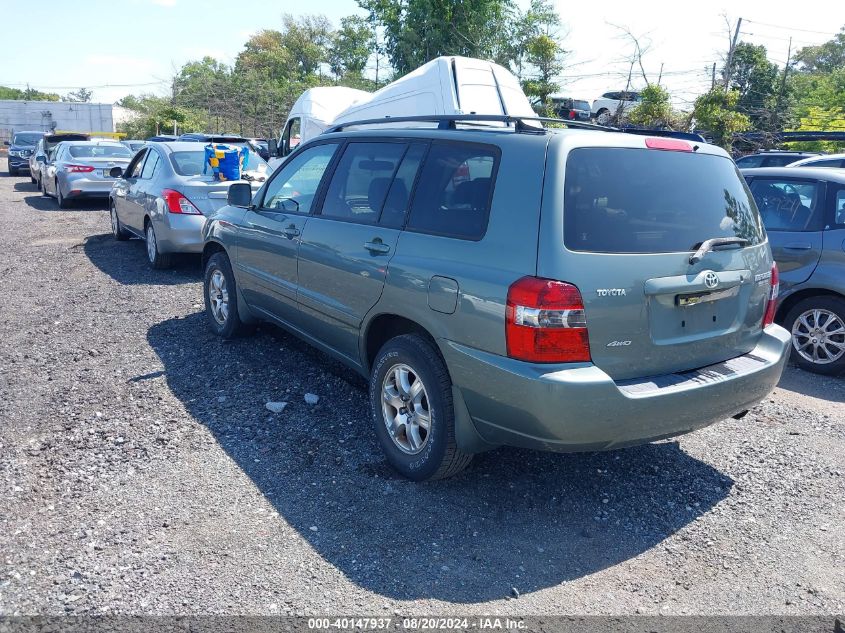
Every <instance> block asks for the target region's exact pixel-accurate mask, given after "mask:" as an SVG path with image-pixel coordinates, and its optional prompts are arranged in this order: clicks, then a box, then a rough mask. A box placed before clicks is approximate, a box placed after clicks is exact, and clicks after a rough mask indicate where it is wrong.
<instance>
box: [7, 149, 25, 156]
mask: <svg viewBox="0 0 845 633" xmlns="http://www.w3.org/2000/svg"><path fill="white" fill-rule="evenodd" d="M22 155H23V152H19V151H17V150H15V149H11V150H9V156H22Z"/></svg>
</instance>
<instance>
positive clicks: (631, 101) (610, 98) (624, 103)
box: [592, 91, 642, 125]
mask: <svg viewBox="0 0 845 633" xmlns="http://www.w3.org/2000/svg"><path fill="white" fill-rule="evenodd" d="M640 101H642V97H640V93H638V92H630V91H629V92H625V91H622V92H605V93H604V94H603V95H602V96H601V97H599V98H598V99H596V100H595V101H593V108H592V115H593V118H594V119H595V120H596V123H598V124H599V125H608V124H609V123H610V121H611V119H612V118H613V116H614V115H615V114H616V113H617V112H618V113H619V114H620V115H623V114H626V113H627V112H630V111H631V110H632V109H633V108H634V106H636V105H637V104H638V103H639V102H640Z"/></svg>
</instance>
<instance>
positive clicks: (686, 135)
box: [326, 114, 707, 143]
mask: <svg viewBox="0 0 845 633" xmlns="http://www.w3.org/2000/svg"><path fill="white" fill-rule="evenodd" d="M488 121H494V122H498V123H505V124H513V126H514V129H515V131H517V132H525V133H534V134H537V133H542V132H545V131H546V128H543V127H535V126H533V125H526V121H538V122H540V123H561V124H564V125H566V126H567V127H571V128H579V129H585V130H595V131H597V132H624V133H626V134H638V135H640V136H663V137H669V138H678V139H684V140H687V141H693V142H696V143H706V142H707V141H706V140H705V139H704V137H703V136H701V134H697V133H695V132H676V131H675V130H649V129H645V128H635V127H624V128H616V127H608V126H604V125H596V124H595V123H583V122H581V121H571V120H569V119H556V118H553V117H544V116H515V115H511V114H431V115H417V116H401V117H392V116H386V117H383V118H380V119H363V120H361V121H349V122H348V123H340V124H338V125H334V126H332V127H331V128H329V129H328V130H326V133H327V134H328V133H331V132H342V131H343V130H344V129H346V128H349V127H356V126H359V125H385V124H388V123H437V128H438V129H440V130H454V129H455V128H456V124H457V123H473V122H482V123H483V122H488Z"/></svg>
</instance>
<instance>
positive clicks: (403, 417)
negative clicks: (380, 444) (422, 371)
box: [382, 364, 431, 455]
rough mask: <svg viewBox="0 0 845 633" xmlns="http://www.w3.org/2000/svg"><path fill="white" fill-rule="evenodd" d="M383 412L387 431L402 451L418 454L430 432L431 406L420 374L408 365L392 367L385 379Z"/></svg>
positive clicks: (383, 385) (383, 384)
mask: <svg viewBox="0 0 845 633" xmlns="http://www.w3.org/2000/svg"><path fill="white" fill-rule="evenodd" d="M382 414H383V416H384V424H385V426H386V427H387V433H388V435H390V438H391V439H392V440H393V443H394V444H395V445H396V446H397V447H398V448H399V450H401V451H402V452H403V453H406V454H408V455H416V454H417V453H419V452H420V451H422V450H423V448H425V446H426V444H427V443H428V438H429V436H430V432H431V409H430V408H429V402H428V394H427V393H426V389H425V385H424V384H423V381H422V378H421V377H420V375H419V374H418V373H417V372H416V371H414V369H413V368H411V367H409V366H408V365H405V364H397V365H394V366H393V367H391V368H390V369H389V370H388V371H387V373H386V374H385V376H384V381H383V382H382Z"/></svg>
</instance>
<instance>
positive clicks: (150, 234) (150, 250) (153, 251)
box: [147, 223, 158, 262]
mask: <svg viewBox="0 0 845 633" xmlns="http://www.w3.org/2000/svg"><path fill="white" fill-rule="evenodd" d="M156 255H158V245H157V244H156V232H155V230H154V229H153V225H152V223H150V224H148V225H147V258H149V260H150V262H155V260H156Z"/></svg>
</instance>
